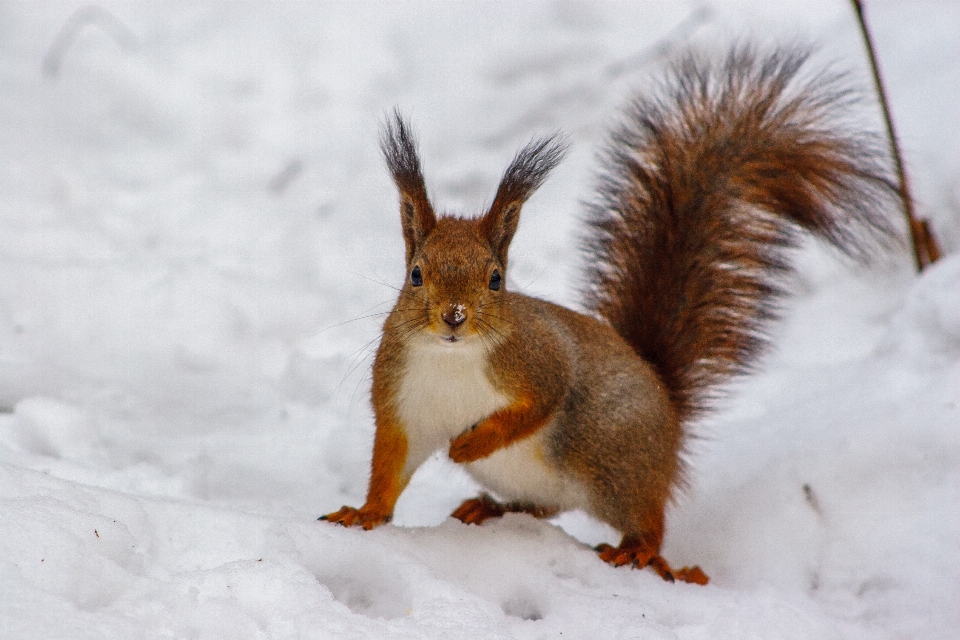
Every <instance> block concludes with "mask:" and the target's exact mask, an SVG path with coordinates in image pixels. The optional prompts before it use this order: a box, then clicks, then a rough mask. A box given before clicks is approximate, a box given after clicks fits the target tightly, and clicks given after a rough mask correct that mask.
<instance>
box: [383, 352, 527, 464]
mask: <svg viewBox="0 0 960 640" xmlns="http://www.w3.org/2000/svg"><path fill="white" fill-rule="evenodd" d="M486 370H487V351H486V348H485V346H484V345H483V344H482V343H481V342H479V341H475V342H461V343H457V344H445V343H440V342H434V341H432V340H431V341H427V340H424V341H416V342H414V343H413V344H411V345H410V347H409V348H408V349H407V353H406V362H405V367H404V372H403V377H402V378H401V381H400V388H399V393H398V395H397V408H398V412H399V414H400V419H401V420H402V421H403V425H404V430H405V431H406V434H407V444H408V451H407V465H406V468H407V471H408V472H409V473H412V472H413V471H414V470H415V469H416V468H417V467H418V466H420V464H421V463H423V461H424V460H426V459H427V457H428V456H429V455H430V454H431V453H433V452H434V451H436V450H437V449H438V448H439V447H441V446H443V445H445V444H446V443H448V442H449V441H450V439H451V438H453V437H454V436H456V435H457V434H459V433H460V432H462V431H463V430H464V429H466V428H468V427H470V426H472V425H474V424H476V423H477V422H479V421H480V420H482V419H484V418H486V417H487V416H489V415H490V414H492V413H494V412H495V411H497V410H498V409H501V408H503V407H505V406H507V404H508V403H509V401H510V400H509V398H507V397H506V396H504V395H503V394H502V393H500V392H499V391H497V390H496V389H495V388H494V387H493V385H492V384H490V380H489V379H488V378H487V375H486Z"/></svg>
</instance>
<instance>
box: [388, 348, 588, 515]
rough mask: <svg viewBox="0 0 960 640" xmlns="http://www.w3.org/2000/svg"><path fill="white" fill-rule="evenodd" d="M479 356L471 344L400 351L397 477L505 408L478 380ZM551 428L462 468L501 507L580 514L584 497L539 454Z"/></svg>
mask: <svg viewBox="0 0 960 640" xmlns="http://www.w3.org/2000/svg"><path fill="white" fill-rule="evenodd" d="M486 369H487V352H486V349H485V348H484V345H483V344H481V343H479V342H477V343H473V344H471V343H465V344H450V345H448V344H443V343H439V342H432V341H426V340H424V341H421V342H415V343H413V344H412V345H411V346H410V347H409V348H408V350H407V353H406V361H405V367H404V373H403V377H402V378H401V381H400V388H399V393H398V395H397V408H398V412H399V417H400V419H401V420H402V422H403V425H404V430H405V432H406V435H407V445H408V449H407V463H406V469H405V471H406V472H407V473H408V474H412V473H413V472H414V471H415V470H416V469H417V467H419V466H420V465H421V464H422V463H423V462H424V460H426V459H427V458H428V457H429V456H430V454H432V453H433V452H434V451H436V450H437V449H439V448H441V447H446V446H447V445H448V443H449V442H450V439H451V438H453V437H454V436H456V435H458V434H460V433H462V432H463V431H464V430H465V429H467V428H468V427H470V426H472V425H475V424H476V423H477V422H479V421H481V420H483V419H484V418H486V417H488V416H489V415H491V414H492V413H494V412H495V411H497V410H498V409H502V408H503V407H505V406H507V405H508V404H509V402H510V399H509V398H508V397H507V396H505V395H503V394H502V393H500V392H499V391H497V390H496V389H495V388H494V387H493V385H492V384H490V380H489V379H488V378H487V375H486ZM551 428H553V425H548V426H546V427H544V428H543V429H542V430H541V431H540V432H538V433H536V434H534V435H533V436H531V437H528V438H524V439H523V440H521V441H519V442H516V443H514V444H513V445H511V446H509V447H506V448H504V449H501V450H500V451H497V452H495V453H493V454H492V455H490V456H489V457H487V458H484V459H483V460H478V461H476V462H473V463H470V464H467V465H466V469H467V471H468V472H469V473H470V475H472V476H473V477H474V478H476V479H477V480H478V481H479V482H480V483H481V484H483V485H485V486H486V487H487V488H489V489H491V490H492V491H494V492H496V493H497V494H498V495H500V496H501V497H503V498H504V499H506V500H517V501H523V502H531V503H534V504H538V505H541V506H547V507H560V508H561V509H571V508H578V507H579V508H584V509H588V508H589V504H588V497H587V492H586V490H585V489H584V487H583V485H582V484H581V483H580V482H579V481H578V480H576V479H574V478H572V477H570V476H568V475H567V474H565V473H562V472H561V471H560V470H559V469H557V468H556V467H554V465H552V464H551V463H550V462H549V461H548V460H547V459H546V457H545V455H544V437H545V435H546V433H547V432H548V431H549V430H550V429H551Z"/></svg>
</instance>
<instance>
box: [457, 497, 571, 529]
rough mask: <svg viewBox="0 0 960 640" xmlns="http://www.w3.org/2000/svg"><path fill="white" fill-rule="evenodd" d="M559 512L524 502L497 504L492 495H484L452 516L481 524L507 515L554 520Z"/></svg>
mask: <svg viewBox="0 0 960 640" xmlns="http://www.w3.org/2000/svg"><path fill="white" fill-rule="evenodd" d="M558 512H559V509H554V508H551V507H539V506H537V505H534V504H529V503H524V502H507V503H503V502H497V501H496V500H494V499H493V497H492V496H491V495H490V494H488V493H484V494H481V495H480V496H479V497H476V498H470V499H469V500H465V501H464V502H463V504H461V505H460V506H459V507H457V509H456V510H455V511H454V512H453V513H452V514H450V515H451V517H453V518H456V519H457V520H459V521H460V522H463V523H464V524H480V523H482V522H483V521H484V520H489V519H490V518H500V517H502V516H503V515H504V514H505V513H528V514H530V515H532V516H533V517H534V518H537V519H538V520H542V519H544V518H552V517H553V516H555V515H557V513H558Z"/></svg>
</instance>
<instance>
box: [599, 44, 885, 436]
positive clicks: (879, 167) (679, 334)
mask: <svg viewBox="0 0 960 640" xmlns="http://www.w3.org/2000/svg"><path fill="white" fill-rule="evenodd" d="M808 57H809V53H808V52H806V51H803V50H793V49H779V50H775V51H774V52H772V53H770V54H768V55H767V56H766V57H760V56H759V55H758V54H757V53H756V52H755V50H754V49H752V48H750V47H739V48H735V49H733V50H732V51H731V52H730V53H729V55H728V56H727V58H726V60H725V61H724V62H723V63H722V64H714V63H712V62H710V61H709V60H705V59H702V58H699V57H697V56H696V55H694V54H687V55H685V56H684V57H682V58H681V59H679V60H678V61H677V62H675V63H674V64H673V65H672V66H671V68H670V70H669V72H668V75H667V77H666V80H665V82H664V83H663V84H662V86H661V88H660V92H659V95H657V96H653V97H640V98H637V99H636V100H635V101H634V102H633V103H632V105H630V107H629V108H628V110H627V111H626V114H625V121H624V122H623V124H622V125H621V126H620V127H619V129H617V130H616V131H615V132H614V134H613V136H612V141H611V142H610V143H609V146H608V148H607V151H606V153H605V156H604V164H605V169H604V172H603V173H602V174H601V179H600V186H599V195H598V197H597V199H596V200H595V201H594V202H593V203H592V204H591V205H590V207H589V211H588V231H587V235H586V239H585V240H584V250H585V252H586V254H587V256H588V258H589V259H588V261H587V262H588V264H589V265H590V267H589V272H588V274H587V277H586V280H587V282H589V283H590V284H589V285H588V288H587V290H586V292H585V298H586V304H587V306H588V308H590V309H591V310H592V311H594V313H596V314H597V315H599V316H600V317H602V318H604V319H605V320H607V322H609V323H610V324H611V325H612V326H613V327H614V328H615V329H616V330H617V332H618V333H619V334H620V335H621V336H623V338H624V339H625V340H626V341H627V342H629V343H630V345H631V346H632V347H633V348H634V350H635V351H636V352H637V354H639V355H640V356H641V357H642V358H643V359H644V360H646V361H647V362H649V363H650V364H652V365H653V367H654V368H655V369H656V370H657V372H658V373H659V374H660V376H661V377H662V378H663V380H664V382H665V383H666V386H667V388H668V390H669V394H670V397H671V399H672V402H673V405H674V407H675V408H676V410H677V413H678V416H679V418H680V420H681V422H682V423H686V422H689V421H690V420H691V419H694V418H696V417H697V416H698V415H700V414H701V413H702V412H703V411H704V410H705V409H707V408H708V407H709V404H710V399H711V397H712V396H713V395H714V394H715V392H716V389H717V387H718V385H721V384H722V383H723V382H725V381H727V380H728V379H729V378H731V377H732V376H734V375H736V374H740V373H743V372H745V371H747V370H749V368H750V366H751V364H752V363H754V362H755V361H756V359H757V356H758V355H759V352H761V351H762V349H763V347H764V346H765V344H766V341H765V338H764V329H765V327H766V326H767V324H768V323H769V321H770V320H772V319H774V318H775V317H776V316H777V303H778V300H779V299H780V297H781V296H782V295H783V294H784V291H783V290H782V289H781V286H780V284H779V282H781V281H782V275H783V274H784V273H785V272H786V271H788V270H789V268H790V265H789V262H788V260H787V255H786V251H785V250H786V249H788V248H790V247H794V246H796V245H797V244H798V242H799V241H800V239H801V235H802V234H800V233H799V232H800V231H802V230H805V231H808V232H810V233H812V234H813V235H815V236H817V237H819V238H821V239H823V240H825V241H827V242H828V243H830V244H831V245H833V246H834V247H836V248H837V249H839V250H840V251H841V252H843V253H844V254H847V255H848V256H850V257H852V258H854V259H857V260H860V261H866V260H868V259H869V258H870V256H871V254H872V251H873V250H874V249H876V248H877V247H878V246H882V245H884V244H886V243H887V241H888V240H890V239H891V238H892V237H893V231H892V229H891V226H890V223H889V219H888V217H887V216H886V215H885V209H886V205H887V204H888V203H889V199H890V196H891V195H892V194H894V193H895V186H894V184H893V182H892V179H891V176H890V172H889V168H888V165H889V163H888V162H887V158H886V155H885V153H884V152H883V151H882V147H881V145H880V141H879V140H878V139H877V138H876V137H874V136H871V135H869V134H865V133H864V132H863V131H862V130H860V129H859V128H857V127H856V126H851V122H850V121H849V119H847V118H845V116H846V113H845V111H847V110H848V109H849V108H850V107H851V106H852V103H853V102H855V101H856V95H855V94H854V93H853V92H852V91H851V90H850V89H849V86H848V79H847V78H846V77H845V76H844V75H843V74H829V73H821V74H819V75H814V76H812V77H811V76H806V77H804V75H803V73H802V72H805V71H806V70H805V69H803V66H804V63H805V62H806V60H807V58H808Z"/></svg>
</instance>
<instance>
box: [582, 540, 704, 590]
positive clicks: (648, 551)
mask: <svg viewBox="0 0 960 640" xmlns="http://www.w3.org/2000/svg"><path fill="white" fill-rule="evenodd" d="M596 551H597V552H598V553H599V554H600V559H601V560H603V561H604V562H607V563H609V564H612V565H613V566H615V567H621V566H623V565H626V564H628V565H631V566H632V567H635V568H637V569H643V568H644V567H650V568H651V569H653V570H654V571H656V572H657V574H658V575H659V576H660V577H661V578H663V579H664V580H666V581H667V582H673V581H674V580H680V581H682V582H690V583H693V584H701V585H703V584H707V583H708V582H709V581H710V578H708V577H707V574H705V573H704V572H703V570H702V569H701V568H700V567H699V566H693V567H683V568H682V569H672V568H671V567H670V565H669V563H667V561H666V560H664V559H663V556H661V555H660V545H659V543H654V541H653V540H652V536H643V535H640V536H629V535H628V536H624V538H623V540H622V541H621V542H620V546H617V547H614V546H611V545H609V544H601V545H600V546H598V547H596Z"/></svg>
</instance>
